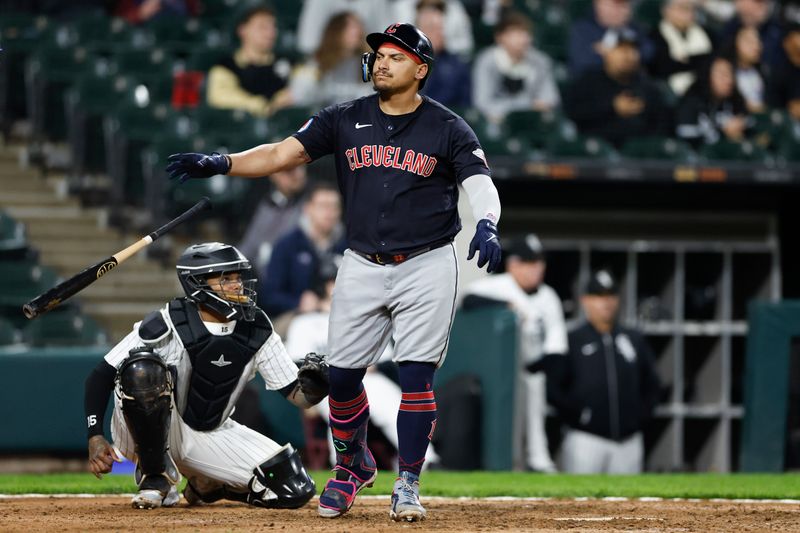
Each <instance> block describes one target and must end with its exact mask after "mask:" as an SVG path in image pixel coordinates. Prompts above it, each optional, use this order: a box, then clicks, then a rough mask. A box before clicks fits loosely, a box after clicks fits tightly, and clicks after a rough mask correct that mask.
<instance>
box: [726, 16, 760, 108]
mask: <svg viewBox="0 0 800 533" xmlns="http://www.w3.org/2000/svg"><path fill="white" fill-rule="evenodd" d="M762 51H763V47H762V46H761V37H759V35H758V31H756V29H755V28H753V27H751V26H742V27H741V28H739V30H738V31H737V32H736V34H735V35H734V38H733V40H732V41H730V42H729V43H727V45H725V46H724V47H723V50H722V52H721V53H723V54H724V55H725V56H727V57H728V59H730V60H731V63H732V64H733V69H734V76H735V77H736V87H737V88H738V89H739V93H741V95H742V97H743V98H744V101H745V104H746V105H747V110H748V111H749V112H750V113H761V112H762V111H764V110H765V109H766V101H767V94H766V93H767V81H766V74H765V71H764V69H763V68H762V67H761V55H762Z"/></svg>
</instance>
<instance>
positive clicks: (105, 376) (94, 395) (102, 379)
mask: <svg viewBox="0 0 800 533" xmlns="http://www.w3.org/2000/svg"><path fill="white" fill-rule="evenodd" d="M116 375H117V369H116V368H114V367H113V366H111V365H109V364H108V363H107V362H106V360H105V359H103V360H101V361H100V362H99V363H97V366H96V367H94V369H92V371H91V372H90V373H89V375H88V376H87V377H86V381H85V383H84V392H83V410H84V412H85V413H86V426H87V438H89V439H90V438H92V437H94V436H95V435H102V434H103V422H104V420H105V416H106V406H107V405H108V398H109V397H110V396H111V391H113V390H114V378H115V377H116Z"/></svg>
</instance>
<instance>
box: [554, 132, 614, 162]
mask: <svg viewBox="0 0 800 533" xmlns="http://www.w3.org/2000/svg"><path fill="white" fill-rule="evenodd" d="M546 150H547V153H548V154H549V156H550V157H553V158H568V159H570V158H579V159H584V158H585V159H603V160H612V159H614V158H615V157H617V155H618V154H617V152H616V151H615V150H614V148H613V147H612V146H611V145H610V144H609V143H607V142H606V141H604V140H603V139H599V138H597V137H583V136H580V135H577V134H573V135H569V134H557V135H553V136H552V137H551V138H550V139H549V140H548V142H547V145H546Z"/></svg>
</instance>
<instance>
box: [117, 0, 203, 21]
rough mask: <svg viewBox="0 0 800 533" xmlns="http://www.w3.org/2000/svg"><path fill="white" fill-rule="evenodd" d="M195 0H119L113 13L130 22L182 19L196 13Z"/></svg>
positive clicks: (196, 2)
mask: <svg viewBox="0 0 800 533" xmlns="http://www.w3.org/2000/svg"><path fill="white" fill-rule="evenodd" d="M197 12H198V1H197V0H119V1H118V2H117V3H116V5H115V7H114V14H115V15H116V16H118V17H122V18H124V19H125V20H127V21H128V22H129V23H131V24H142V23H145V22H147V21H150V20H153V19H156V18H161V19H176V18H177V19H184V18H188V17H193V16H195V15H197Z"/></svg>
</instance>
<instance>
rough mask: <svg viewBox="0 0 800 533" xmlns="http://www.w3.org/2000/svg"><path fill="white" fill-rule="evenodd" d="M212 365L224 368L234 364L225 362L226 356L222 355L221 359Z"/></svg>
mask: <svg viewBox="0 0 800 533" xmlns="http://www.w3.org/2000/svg"><path fill="white" fill-rule="evenodd" d="M211 364H212V365H214V366H218V367H220V368H222V367H223V366H228V365H230V364H233V363H232V362H231V361H226V360H225V354H220V355H219V359H217V360H216V361H211Z"/></svg>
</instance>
